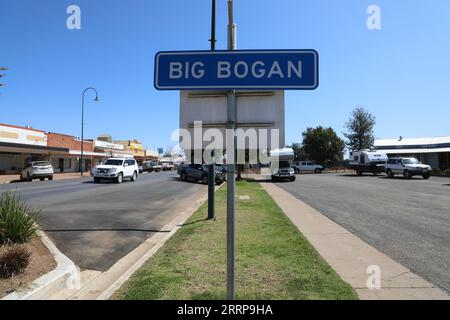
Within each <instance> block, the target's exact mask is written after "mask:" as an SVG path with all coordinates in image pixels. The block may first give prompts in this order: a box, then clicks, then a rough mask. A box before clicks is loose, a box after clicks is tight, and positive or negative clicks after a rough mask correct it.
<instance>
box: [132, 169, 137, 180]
mask: <svg viewBox="0 0 450 320" xmlns="http://www.w3.org/2000/svg"><path fill="white" fill-rule="evenodd" d="M136 180H137V173H136V171H135V172H134V173H133V175H132V176H131V181H133V182H135V181H136Z"/></svg>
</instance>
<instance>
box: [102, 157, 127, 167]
mask: <svg viewBox="0 0 450 320" xmlns="http://www.w3.org/2000/svg"><path fill="white" fill-rule="evenodd" d="M104 164H105V165H108V166H121V165H122V164H123V160H115V159H109V160H106V161H105V163H104Z"/></svg>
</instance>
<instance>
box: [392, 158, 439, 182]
mask: <svg viewBox="0 0 450 320" xmlns="http://www.w3.org/2000/svg"><path fill="white" fill-rule="evenodd" d="M384 168H385V169H386V174H387V175H388V177H389V178H393V177H394V176H395V175H396V174H402V175H403V176H404V177H405V178H408V179H411V178H412V177H413V176H422V177H423V178H424V179H428V178H430V174H431V167H430V166H429V165H427V164H422V163H421V162H420V161H419V160H417V159H416V158H391V159H388V160H387V161H386V164H385V166H384Z"/></svg>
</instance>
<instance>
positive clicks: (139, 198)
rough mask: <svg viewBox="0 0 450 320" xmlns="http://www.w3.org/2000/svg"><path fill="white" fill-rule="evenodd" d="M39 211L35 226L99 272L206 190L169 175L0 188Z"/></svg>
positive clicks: (84, 265)
mask: <svg viewBox="0 0 450 320" xmlns="http://www.w3.org/2000/svg"><path fill="white" fill-rule="evenodd" d="M6 190H11V191H15V192H16V193H17V194H18V195H20V197H21V198H22V199H23V200H26V201H27V203H28V204H29V205H31V206H32V207H36V208H38V209H41V210H42V212H41V224H42V226H43V229H44V230H45V231H46V234H47V235H48V236H49V237H50V238H51V239H52V240H53V241H54V243H55V244H56V245H57V247H58V249H60V250H61V251H62V252H63V253H64V254H65V255H67V256H68V257H69V258H70V259H72V260H73V261H74V262H75V263H76V264H77V265H78V266H79V267H80V268H81V269H90V270H100V271H105V270H107V269H109V268H110V267H111V266H112V265H113V264H114V263H115V262H117V261H118V260H119V259H120V258H122V257H123V256H125V255H126V254H127V253H129V252H130V251H132V250H133V249H134V248H136V247H137V246H138V245H139V244H141V243H142V242H143V241H145V240H146V239H147V238H149V237H150V236H152V235H153V234H155V232H168V231H170V230H161V228H163V226H164V225H166V224H167V223H168V222H169V221H170V220H171V219H172V218H174V217H175V216H176V215H177V213H179V212H180V210H183V208H185V206H187V205H189V204H190V203H192V202H193V201H195V200H197V199H198V197H199V196H200V194H202V193H203V192H206V186H203V185H201V184H196V183H187V182H180V181H178V179H177V176H176V174H175V173H168V172H160V173H145V174H142V175H139V178H138V180H137V181H136V182H134V183H133V182H128V181H126V182H124V183H123V184H120V185H119V184H115V183H109V182H106V183H102V184H94V183H93V182H92V178H88V177H86V178H82V179H73V180H59V181H51V182H49V181H45V182H40V181H37V182H25V183H17V184H7V185H0V192H3V191H6Z"/></svg>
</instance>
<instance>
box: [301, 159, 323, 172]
mask: <svg viewBox="0 0 450 320" xmlns="http://www.w3.org/2000/svg"><path fill="white" fill-rule="evenodd" d="M294 169H295V172H296V173H303V172H314V173H322V171H323V167H322V166H321V165H319V164H315V163H313V162H311V161H300V162H298V163H297V165H295V166H294Z"/></svg>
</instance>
